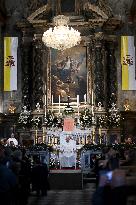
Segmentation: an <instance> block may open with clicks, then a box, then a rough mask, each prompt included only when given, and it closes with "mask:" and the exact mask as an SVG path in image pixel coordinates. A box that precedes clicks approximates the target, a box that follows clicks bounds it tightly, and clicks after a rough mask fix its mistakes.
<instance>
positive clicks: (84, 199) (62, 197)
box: [28, 183, 95, 205]
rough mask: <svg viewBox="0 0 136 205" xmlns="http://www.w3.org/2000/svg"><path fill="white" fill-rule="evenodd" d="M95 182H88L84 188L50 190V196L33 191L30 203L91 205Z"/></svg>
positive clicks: (32, 204)
mask: <svg viewBox="0 0 136 205" xmlns="http://www.w3.org/2000/svg"><path fill="white" fill-rule="evenodd" d="M94 190H95V184H94V183H86V184H85V185H84V188H83V189H82V190H50V191H48V196H46V197H43V196H42V197H37V196H36V195H35V193H32V194H31V196H30V197H29V203H28V205H91V197H92V194H93V192H94Z"/></svg>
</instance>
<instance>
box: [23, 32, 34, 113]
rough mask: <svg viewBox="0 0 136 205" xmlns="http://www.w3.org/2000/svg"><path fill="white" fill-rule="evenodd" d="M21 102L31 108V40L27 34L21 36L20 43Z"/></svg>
mask: <svg viewBox="0 0 136 205" xmlns="http://www.w3.org/2000/svg"><path fill="white" fill-rule="evenodd" d="M21 51H22V63H21V66H22V103H23V105H25V106H27V108H28V109H30V108H31V104H32V102H31V101H32V94H31V93H32V70H33V69H32V58H33V57H32V42H31V38H29V37H28V36H23V38H22V44H21Z"/></svg>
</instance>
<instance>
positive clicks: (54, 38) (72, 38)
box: [42, 15, 81, 51]
mask: <svg viewBox="0 0 136 205" xmlns="http://www.w3.org/2000/svg"><path fill="white" fill-rule="evenodd" d="M68 22H69V17H67V16H64V15H58V16H56V17H54V19H53V23H54V25H55V27H54V28H49V29H48V30H47V31H46V32H44V34H43V37H42V41H43V42H44V44H45V45H46V46H47V47H51V48H54V49H57V50H61V51H63V50H65V49H67V48H71V47H73V46H76V45H77V44H79V43H80V41H81V36H80V32H79V31H77V30H75V29H73V28H72V27H69V26H68Z"/></svg>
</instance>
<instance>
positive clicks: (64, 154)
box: [61, 137, 76, 167]
mask: <svg viewBox="0 0 136 205" xmlns="http://www.w3.org/2000/svg"><path fill="white" fill-rule="evenodd" d="M75 166H76V142H75V140H73V139H71V137H66V140H65V143H64V144H63V145H62V146H61V167H75Z"/></svg>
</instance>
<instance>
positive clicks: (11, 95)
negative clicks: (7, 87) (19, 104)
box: [10, 90, 13, 98]
mask: <svg viewBox="0 0 136 205" xmlns="http://www.w3.org/2000/svg"><path fill="white" fill-rule="evenodd" d="M10 97H11V98H12V97H13V92H12V90H11V92H10Z"/></svg>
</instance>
